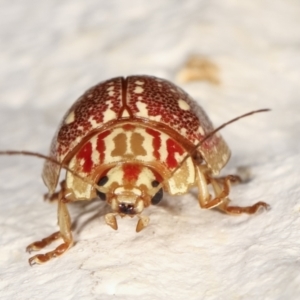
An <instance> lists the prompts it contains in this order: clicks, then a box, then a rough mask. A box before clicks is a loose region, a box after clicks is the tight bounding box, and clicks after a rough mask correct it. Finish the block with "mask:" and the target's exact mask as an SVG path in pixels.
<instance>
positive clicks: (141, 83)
mask: <svg viewBox="0 0 300 300" xmlns="http://www.w3.org/2000/svg"><path fill="white" fill-rule="evenodd" d="M135 84H138V85H143V84H145V82H144V81H139V80H137V81H135Z"/></svg>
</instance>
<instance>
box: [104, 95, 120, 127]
mask: <svg viewBox="0 0 300 300" xmlns="http://www.w3.org/2000/svg"><path fill="white" fill-rule="evenodd" d="M105 103H106V104H107V105H108V107H107V109H106V110H105V111H104V112H103V123H106V122H108V121H110V120H114V119H115V118H116V117H117V114H116V113H115V112H114V111H113V110H112V109H111V108H112V107H113V104H112V102H111V101H110V100H109V101H106V102H105Z"/></svg>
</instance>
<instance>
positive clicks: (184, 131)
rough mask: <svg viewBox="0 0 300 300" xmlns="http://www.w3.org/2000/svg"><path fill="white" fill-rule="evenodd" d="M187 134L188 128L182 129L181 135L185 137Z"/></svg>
mask: <svg viewBox="0 0 300 300" xmlns="http://www.w3.org/2000/svg"><path fill="white" fill-rule="evenodd" d="M186 132H187V130H186V128H181V129H180V133H181V134H182V135H183V136H185V135H186Z"/></svg>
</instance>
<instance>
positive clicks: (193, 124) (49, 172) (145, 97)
mask: <svg viewBox="0 0 300 300" xmlns="http://www.w3.org/2000/svg"><path fill="white" fill-rule="evenodd" d="M112 87H114V89H113V90H112ZM125 87H126V90H125ZM123 89H124V90H123ZM112 92H113V93H112ZM122 98H123V99H122ZM179 99H181V100H183V101H180V102H181V104H182V103H184V102H186V103H188V105H189V106H190V109H182V108H180V106H179V102H178V100H179ZM137 102H139V104H142V106H143V107H144V109H143V113H144V114H145V113H146V115H144V116H143V117H142V118H143V119H144V121H147V120H149V119H150V120H151V121H152V122H153V121H154V122H159V123H160V124H163V125H164V126H165V127H169V128H170V129H172V130H174V131H177V132H178V133H179V134H180V135H181V136H182V137H184V138H186V139H187V140H188V141H189V142H191V143H193V144H194V145H196V144H198V143H199V142H200V141H201V140H202V139H203V135H201V133H200V132H201V131H203V132H204V134H207V133H209V132H211V131H212V130H213V125H212V123H211V121H210V120H209V118H208V117H207V115H206V113H205V112H204V111H203V109H202V108H201V107H200V106H199V105H197V104H196V103H195V101H194V100H192V99H191V97H190V96H189V95H188V94H187V93H185V92H184V91H183V90H182V89H180V88H179V87H177V86H176V85H174V84H172V83H171V82H169V81H167V80H164V79H159V78H156V77H152V76H144V75H143V76H129V77H127V78H126V79H124V78H122V77H117V78H113V79H110V80H107V81H103V82H101V83H99V84H98V85H96V86H94V87H92V88H91V89H89V90H88V91H87V92H85V93H84V94H83V96H81V97H80V98H79V99H78V100H77V101H76V102H75V103H74V105H73V106H72V107H71V108H70V110H69V111H68V112H67V113H66V115H65V117H64V119H63V122H62V123H61V126H60V128H59V129H58V132H57V134H56V135H55V136H54V138H53V141H52V145H51V152H50V156H51V157H52V158H54V159H56V160H57V161H59V162H62V161H63V160H64V158H65V157H66V156H67V155H68V154H69V153H70V152H71V151H72V150H73V149H74V148H75V147H76V146H78V145H80V143H81V142H82V140H83V139H84V138H85V137H86V136H87V135H88V134H89V133H90V131H91V130H97V129H99V130H100V129H101V128H103V125H104V124H106V123H107V122H110V121H117V120H118V118H120V119H121V112H122V109H123V108H124V107H125V106H126V108H127V109H128V112H129V114H130V116H129V117H128V121H135V122H136V123H138V122H139V121H138V120H139V119H141V117H140V116H138V113H139V108H138V106H137ZM183 105H184V107H185V108H186V107H187V105H186V104H183ZM109 110H111V111H112V112H113V113H109V114H107V112H108V111H109ZM71 112H74V121H73V122H71V121H72V118H71V121H70V119H69V118H68V116H69V115H70V113H71ZM104 118H105V119H104ZM66 120H68V121H69V123H68V124H67V123H66ZM124 120H126V118H122V121H123V122H124ZM124 126H126V125H124ZM199 127H201V128H202V129H201V130H200V132H199V130H198V129H199ZM198 150H199V152H200V153H201V155H202V157H203V158H204V160H205V161H206V163H207V165H208V167H209V168H210V169H211V170H212V172H213V173H214V174H217V173H218V172H219V171H220V170H221V169H222V167H223V166H224V165H225V164H226V162H227V160H228V159H229V156H230V151H229V149H228V147H227V145H226V143H225V142H224V140H223V139H222V138H221V137H220V136H217V135H214V136H212V137H211V138H209V139H207V140H206V141H205V143H204V144H203V145H201V146H200V147H199V148H198ZM122 151H124V149H123V150H122ZM59 171H60V166H58V165H55V164H53V163H52V162H50V161H46V162H45V165H44V171H43V179H44V181H45V183H46V185H47V186H48V188H49V190H50V191H54V189H55V187H56V184H57V180H58V176H59Z"/></svg>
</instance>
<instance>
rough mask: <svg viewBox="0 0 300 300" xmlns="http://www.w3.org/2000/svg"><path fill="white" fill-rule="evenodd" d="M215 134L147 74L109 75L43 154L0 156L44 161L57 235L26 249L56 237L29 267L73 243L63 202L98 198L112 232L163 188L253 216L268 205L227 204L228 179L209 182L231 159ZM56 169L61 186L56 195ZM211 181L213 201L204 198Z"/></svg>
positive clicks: (141, 218)
mask: <svg viewBox="0 0 300 300" xmlns="http://www.w3.org/2000/svg"><path fill="white" fill-rule="evenodd" d="M267 110H268V109H262V110H257V111H252V112H250V113H247V114H245V115H242V116H240V117H237V118H235V119H233V120H231V121H229V122H227V123H224V124H223V125H221V126H220V127H218V128H217V129H213V125H212V123H211V121H210V120H209V118H208V117H207V115H206V113H205V112H204V111H203V109H202V108H201V107H200V106H198V105H197V104H196V102H195V101H194V100H192V99H191V97H190V96H189V95H188V94H187V93H185V92H184V91H183V90H182V89H180V88H179V87H177V86H176V85H174V84H172V83H170V82H169V81H167V80H163V79H159V78H155V77H151V76H129V77H127V78H123V77H118V78H113V79H110V80H107V81H104V82H101V83H99V84H98V85H96V86H94V87H92V88H91V89H89V90H88V91H87V92H86V93H85V94H84V95H83V96H81V97H80V98H79V99H78V100H77V101H76V102H75V103H74V105H73V106H72V107H71V108H70V110H69V111H68V112H67V113H66V115H65V117H64V118H63V121H62V123H61V125H60V127H59V129H58V131H57V133H56V135H55V136H54V138H53V141H52V145H51V150H50V156H44V155H42V154H39V153H33V152H28V151H0V155H16V154H23V155H30V156H37V157H40V158H43V159H45V164H44V170H43V180H44V182H45V184H46V186H47V187H48V190H49V198H51V199H57V200H58V225H59V229H60V230H59V231H58V232H55V233H54V234H52V235H50V236H48V237H46V238H44V239H42V240H41V241H37V242H34V243H32V244H30V245H29V246H28V247H27V251H28V252H31V251H37V250H40V249H42V248H44V247H46V246H47V245H49V244H50V243H52V242H53V241H55V240H57V239H59V238H62V239H63V243H62V244H61V245H59V246H58V247H57V248H56V249H54V250H53V251H50V252H47V253H45V254H37V255H35V256H33V257H31V258H30V259H29V263H30V265H32V264H36V263H37V264H40V263H44V262H46V261H48V260H50V259H51V258H54V257H56V256H59V255H61V254H62V253H64V252H65V251H66V250H67V249H68V248H70V247H71V246H72V245H73V237H72V233H71V220H70V216H69V213H68V210H67V203H69V202H73V201H78V200H91V199H93V198H95V197H99V198H100V199H102V200H105V201H106V202H107V203H108V204H109V205H110V206H111V208H112V211H113V212H112V213H108V214H106V216H105V221H106V223H107V224H108V225H110V226H111V227H112V228H113V229H117V228H118V225H117V220H116V216H121V217H124V216H130V217H134V216H137V217H138V222H137V226H136V231H137V232H139V231H141V230H142V229H143V228H144V227H146V226H147V225H148V223H149V218H148V217H147V216H145V215H142V212H143V210H144V208H146V207H148V206H149V205H150V204H154V205H155V204H158V203H159V202H160V201H161V199H162V197H163V190H164V191H166V192H168V193H169V194H171V195H180V194H184V193H187V192H188V191H189V189H190V188H191V187H192V186H197V187H198V200H199V204H200V207H201V208H206V209H210V208H214V207H216V208H218V209H220V210H221V211H224V212H226V213H229V214H241V213H248V214H253V213H255V212H256V211H257V210H258V209H259V208H261V207H262V208H268V207H269V206H268V204H266V203H264V202H257V203H256V204H254V205H252V206H247V207H239V206H230V205H229V202H230V200H229V198H228V195H229V191H230V182H232V181H236V180H238V177H237V176H233V175H229V176H226V177H224V178H216V177H215V176H216V175H218V174H219V172H220V170H221V169H222V168H223V167H224V166H225V165H226V163H227V161H228V160H229V157H230V150H229V148H228V146H227V144H226V143H225V141H224V140H223V138H222V137H221V135H220V134H219V133H218V131H219V130H220V129H222V128H223V127H225V126H226V125H228V124H230V123H232V122H235V121H237V120H238V119H240V118H243V117H246V116H249V115H251V114H254V113H258V112H263V111H267ZM61 168H64V169H66V177H65V180H63V181H62V183H61V189H60V190H59V191H58V192H55V190H56V188H57V185H58V179H59V174H60V170H61ZM209 184H211V186H212V189H213V191H214V194H215V196H214V197H212V196H211V195H210V194H209V190H208V185H209Z"/></svg>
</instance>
